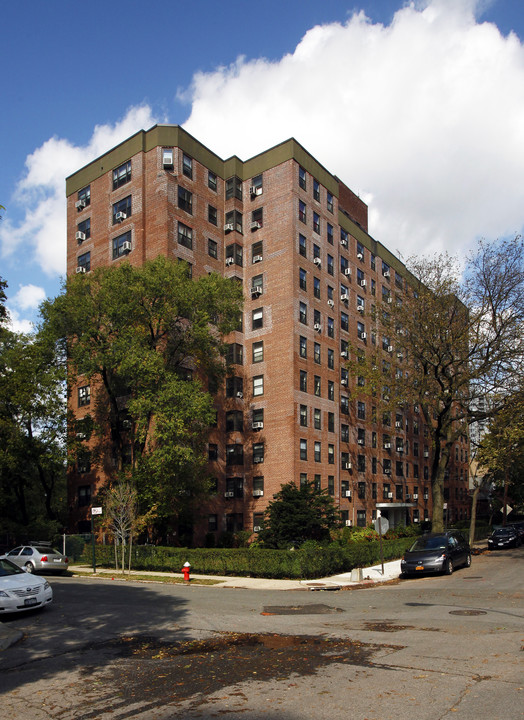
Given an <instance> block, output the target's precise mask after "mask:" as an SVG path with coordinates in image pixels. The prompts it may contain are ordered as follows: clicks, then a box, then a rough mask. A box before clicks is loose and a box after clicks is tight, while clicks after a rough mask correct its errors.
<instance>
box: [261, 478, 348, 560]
mask: <svg viewBox="0 0 524 720" xmlns="http://www.w3.org/2000/svg"><path fill="white" fill-rule="evenodd" d="M339 525H340V516H339V512H338V510H337V508H336V506H335V503H334V500H333V498H332V497H331V496H330V495H328V494H327V490H326V489H325V488H324V489H323V490H322V489H320V488H317V487H315V485H314V484H313V483H303V484H301V485H300V487H297V485H296V484H295V483H294V482H290V483H286V484H285V485H282V487H281V488H280V490H279V491H278V493H276V495H275V496H274V499H273V500H272V501H271V502H270V503H269V505H268V507H267V509H266V511H265V514H264V522H263V525H262V529H261V531H260V533H259V540H260V542H261V543H262V544H263V545H264V546H265V547H268V548H287V547H290V546H291V545H294V544H301V543H302V542H304V541H305V540H316V541H318V542H324V541H326V540H329V538H330V533H331V531H332V530H335V529H336V528H337V527H338V526H339Z"/></svg>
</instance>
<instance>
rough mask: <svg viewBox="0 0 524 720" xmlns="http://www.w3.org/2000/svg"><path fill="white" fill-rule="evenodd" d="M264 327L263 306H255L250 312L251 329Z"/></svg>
mask: <svg viewBox="0 0 524 720" xmlns="http://www.w3.org/2000/svg"><path fill="white" fill-rule="evenodd" d="M262 327H264V308H256V310H253V312H252V313H251V329H252V330H259V329H260V328H262Z"/></svg>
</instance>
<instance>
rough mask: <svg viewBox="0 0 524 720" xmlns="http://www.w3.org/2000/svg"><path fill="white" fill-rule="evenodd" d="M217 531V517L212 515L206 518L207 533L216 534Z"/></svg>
mask: <svg viewBox="0 0 524 720" xmlns="http://www.w3.org/2000/svg"><path fill="white" fill-rule="evenodd" d="M217 530H218V515H216V514H212V515H208V516H207V531H208V532H216V531H217Z"/></svg>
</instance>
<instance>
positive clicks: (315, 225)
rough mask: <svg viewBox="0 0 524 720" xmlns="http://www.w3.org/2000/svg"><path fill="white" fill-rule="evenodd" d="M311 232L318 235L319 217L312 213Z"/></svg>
mask: <svg viewBox="0 0 524 720" xmlns="http://www.w3.org/2000/svg"><path fill="white" fill-rule="evenodd" d="M313 230H314V231H315V232H316V233H317V235H320V215H319V214H318V213H316V212H314V213H313Z"/></svg>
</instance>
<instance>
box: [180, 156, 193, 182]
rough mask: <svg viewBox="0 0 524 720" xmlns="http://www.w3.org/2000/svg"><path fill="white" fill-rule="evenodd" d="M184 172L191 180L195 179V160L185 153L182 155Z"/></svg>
mask: <svg viewBox="0 0 524 720" xmlns="http://www.w3.org/2000/svg"><path fill="white" fill-rule="evenodd" d="M182 172H183V174H184V175H185V176H186V177H188V178H189V179H190V180H192V179H193V158H191V157H189V155H186V154H185V153H184V154H183V155H182Z"/></svg>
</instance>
